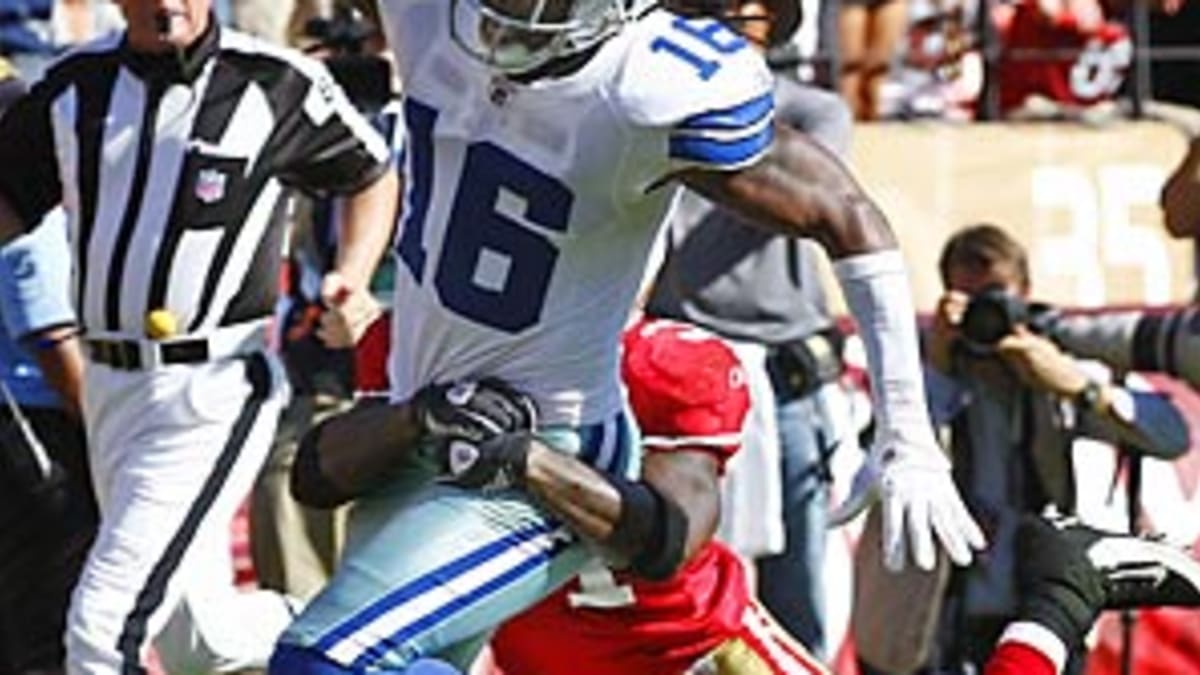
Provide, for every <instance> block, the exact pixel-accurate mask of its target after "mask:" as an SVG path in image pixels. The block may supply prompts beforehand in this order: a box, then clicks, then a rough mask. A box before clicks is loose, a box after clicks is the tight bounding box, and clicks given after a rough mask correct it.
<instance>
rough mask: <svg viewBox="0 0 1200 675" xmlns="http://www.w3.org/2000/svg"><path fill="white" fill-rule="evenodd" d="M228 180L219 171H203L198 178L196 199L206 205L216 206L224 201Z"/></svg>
mask: <svg viewBox="0 0 1200 675" xmlns="http://www.w3.org/2000/svg"><path fill="white" fill-rule="evenodd" d="M227 178H228V176H226V175H225V174H224V173H223V172H221V171H218V170H217V169H201V170H200V173H199V174H198V175H197V176H196V199H199V200H200V201H201V202H203V203H205V204H215V203H217V202H219V201H221V200H222V199H224V198H225V182H226V179H227Z"/></svg>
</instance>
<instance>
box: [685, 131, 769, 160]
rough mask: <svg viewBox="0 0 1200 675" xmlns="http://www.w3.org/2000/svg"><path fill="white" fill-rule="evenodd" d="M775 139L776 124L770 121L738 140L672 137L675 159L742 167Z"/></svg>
mask: <svg viewBox="0 0 1200 675" xmlns="http://www.w3.org/2000/svg"><path fill="white" fill-rule="evenodd" d="M774 138H775V127H774V125H771V124H766V125H764V126H763V128H762V129H760V130H759V131H758V132H757V133H755V134H753V135H750V136H739V137H737V138H734V139H721V138H712V137H707V136H677V137H674V138H672V139H671V146H670V154H671V159H676V160H681V161H685V162H695V163H697V164H703V165H706V166H713V167H728V168H733V167H737V166H742V165H744V164H746V163H747V162H749V161H750V160H752V159H755V158H756V157H758V156H759V155H761V154H762V153H763V152H765V151H766V150H767V148H768V147H770V145H771V141H772V139H774Z"/></svg>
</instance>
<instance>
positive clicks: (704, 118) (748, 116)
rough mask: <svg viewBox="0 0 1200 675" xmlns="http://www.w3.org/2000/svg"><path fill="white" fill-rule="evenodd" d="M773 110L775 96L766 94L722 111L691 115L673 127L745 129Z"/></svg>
mask: <svg viewBox="0 0 1200 675" xmlns="http://www.w3.org/2000/svg"><path fill="white" fill-rule="evenodd" d="M774 109H775V95H774V94H773V93H771V92H767V93H766V94H763V95H762V96H759V97H758V98H755V99H751V100H749V101H746V102H745V103H741V104H738V105H735V106H733V107H731V108H725V109H724V110H712V111H709V112H705V113H700V114H699V115H693V116H692V117H688V118H687V119H685V120H683V121H682V122H680V123H679V124H676V125H675V128H676V129H682V130H688V131H700V130H709V129H731V130H732V129H745V128H746V127H752V126H754V125H755V124H758V123H759V122H761V121H763V119H764V118H766V117H767V116H768V115H770V114H771V112H772V111H773V110H774Z"/></svg>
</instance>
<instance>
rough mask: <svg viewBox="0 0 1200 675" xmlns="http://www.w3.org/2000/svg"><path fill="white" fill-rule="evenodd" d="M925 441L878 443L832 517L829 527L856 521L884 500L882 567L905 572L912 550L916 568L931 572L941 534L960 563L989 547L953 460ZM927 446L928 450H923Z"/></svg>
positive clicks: (943, 540)
mask: <svg viewBox="0 0 1200 675" xmlns="http://www.w3.org/2000/svg"><path fill="white" fill-rule="evenodd" d="M926 443H928V444H930V445H925V444H924V443H914V442H912V441H904V440H901V439H899V438H897V437H896V436H895V435H892V440H890V441H882V442H880V443H877V444H876V447H875V448H874V449H873V450H872V451H871V453H870V455H869V456H868V457H867V459H866V460H865V461H864V462H863V465H862V466H861V467H860V468H859V470H858V472H857V473H856V474H855V476H854V481H853V485H852V486H851V489H850V495H849V496H848V497H847V498H846V500H845V501H844V502H842V504H841V505H839V506H838V507H837V508H835V509H834V510H833V511H832V512H831V513H830V514H829V526H830V527H838V526H841V525H844V524H845V523H847V522H849V521H850V520H852V519H853V518H854V517H855V516H857V515H858V514H859V513H861V512H862V511H864V510H865V509H866V508H867V507H868V506H870V505H871V504H873V503H874V502H875V501H876V500H881V501H882V502H883V564H884V566H886V567H887V568H888V569H889V570H891V571H893V572H899V571H900V570H902V569H904V565H905V561H906V559H907V552H908V550H909V547H910V546H911V547H912V548H911V551H912V557H913V559H914V560H915V561H916V563H917V567H920V568H921V569H923V570H932V569H933V566H934V563H935V562H936V561H937V556H936V550H935V548H934V541H933V538H934V536H935V535H936V536H937V539H938V541H940V542H941V545H942V547H943V548H945V549H946V553H947V554H948V555H949V556H950V559H951V560H953V561H954V562H955V563H956V564H958V565H962V566H966V565H969V564H971V555H972V554H971V551H972V549H974V550H977V551H978V550H982V549H983V548H984V547H985V546H986V545H987V543H986V540H985V539H984V536H983V531H982V530H980V529H979V525H977V524H976V523H975V520H974V519H973V518H972V517H971V514H970V513H968V512H967V508H966V506H965V505H964V504H963V501H962V498H961V497H959V495H958V489H957V488H956V487H955V486H954V481H953V480H952V479H951V477H950V462H949V461H948V460H947V459H946V457H945V456H944V455H943V454H942V451H941V450H940V449H938V447H937V445H936V443H935V442H934V441H933V439H932V438H930V439H929V440H928V441H926ZM922 446H925V447H922Z"/></svg>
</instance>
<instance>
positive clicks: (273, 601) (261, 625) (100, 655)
mask: <svg viewBox="0 0 1200 675" xmlns="http://www.w3.org/2000/svg"><path fill="white" fill-rule="evenodd" d="M287 396H288V387H287V384H286V380H285V379H284V375H283V369H282V368H281V367H280V366H279V364H278V362H277V361H276V360H275V358H274V357H273V356H263V355H254V356H251V357H248V358H245V359H226V360H222V361H217V362H213V363H206V364H200V365H174V366H165V367H161V368H158V369H153V370H147V371H134V372H129V371H120V370H114V369H112V368H109V367H108V366H105V365H101V364H97V363H91V364H89V365H88V368H87V374H86V381H85V403H84V415H85V419H86V422H87V432H88V439H89V453H90V459H91V470H92V479H93V481H94V483H95V487H96V497H97V499H98V501H99V504H100V515H101V522H100V531H99V533H98V535H97V538H96V543H95V544H94V545H93V548H92V550H91V552H90V554H89V555H88V560H87V563H86V565H85V566H84V570H83V574H82V576H81V577H80V580H79V583H78V585H77V586H76V588H75V593H74V596H73V597H72V601H71V609H70V613H69V616H68V623H67V636H66V645H67V672H68V673H70V674H71V675H85V674H87V675H114V674H120V675H129V674H132V673H142V672H144V670H143V669H142V663H143V659H144V657H145V654H146V650H147V647H148V645H149V643H150V641H151V640H154V641H155V645H156V647H157V649H158V652H159V656H160V658H161V660H162V663H163V665H164V666H165V667H166V669H167V670H168V672H170V673H172V675H179V674H190V673H207V672H227V671H231V670H240V669H244V668H252V667H263V666H265V664H266V662H267V660H268V659H269V657H270V654H271V650H272V648H273V646H274V642H275V639H276V638H277V637H278V635H279V633H280V632H281V631H282V630H283V628H284V627H285V626H286V625H287V623H288V622H289V621H290V619H291V612H290V610H289V603H288V601H286V600H285V599H284V598H283V597H282V596H280V595H277V594H275V593H269V592H252V593H243V592H239V591H237V589H235V588H234V585H233V564H232V560H231V556H232V553H231V550H230V544H231V534H230V525H231V523H232V520H233V516H234V513H235V511H236V510H237V508H238V507H239V505H240V504H241V503H242V501H243V500H244V499H245V498H246V496H247V494H248V493H249V491H250V488H251V486H252V485H253V483H254V480H255V477H256V475H257V474H258V471H259V469H260V468H261V466H262V464H263V462H264V461H265V459H266V456H267V451H268V449H269V447H270V445H271V441H272V437H273V435H274V432H275V426H276V423H277V421H278V417H279V412H280V409H281V408H282V405H283V403H284V401H285V400H286V398H287Z"/></svg>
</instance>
